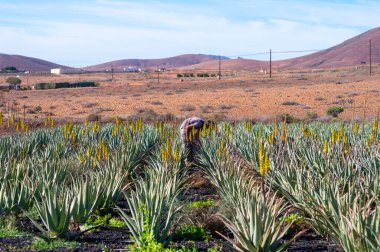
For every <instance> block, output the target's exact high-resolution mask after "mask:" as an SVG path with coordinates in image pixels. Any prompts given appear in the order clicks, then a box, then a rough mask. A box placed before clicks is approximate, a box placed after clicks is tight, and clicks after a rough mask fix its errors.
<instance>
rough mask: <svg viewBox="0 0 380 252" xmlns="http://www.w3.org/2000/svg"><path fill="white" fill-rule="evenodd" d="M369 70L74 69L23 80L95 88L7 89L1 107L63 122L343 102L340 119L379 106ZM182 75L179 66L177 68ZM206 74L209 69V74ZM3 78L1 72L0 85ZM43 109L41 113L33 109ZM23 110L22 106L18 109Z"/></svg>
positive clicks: (248, 115) (264, 112)
mask: <svg viewBox="0 0 380 252" xmlns="http://www.w3.org/2000/svg"><path fill="white" fill-rule="evenodd" d="M373 72H374V75H373V76H369V75H368V69H367V68H366V67H364V66H362V67H359V68H345V69H327V70H310V69H309V70H299V71H297V70H292V71H290V70H288V71H278V70H275V71H274V73H273V76H272V78H269V75H268V74H265V73H260V72H257V71H254V72H253V71H233V72H232V71H224V72H223V77H222V79H221V80H218V79H216V78H215V77H214V78H211V77H210V78H196V77H194V78H182V79H181V78H177V73H178V72H176V71H170V72H165V73H162V74H161V75H160V82H159V83H158V80H157V74H156V73H115V74H114V80H113V81H111V73H93V74H81V75H79V74H75V75H60V76H52V75H44V76H41V75H24V76H20V78H21V79H22V84H23V85H24V86H27V85H30V86H31V85H33V84H34V83H37V82H53V81H54V82H59V81H79V80H93V81H96V82H98V83H99V86H98V87H95V88H74V89H55V90H27V91H10V92H5V93H2V94H0V103H1V104H2V105H3V106H2V107H0V110H1V111H2V112H3V114H7V113H8V112H9V111H10V110H13V111H18V113H19V114H20V115H22V116H24V112H25V117H26V118H27V119H43V118H45V117H46V114H52V116H53V118H60V119H65V120H86V119H87V118H88V117H89V116H90V115H95V114H99V115H101V116H102V118H107V117H108V118H110V117H114V116H116V115H117V116H119V117H122V118H126V117H128V116H145V117H154V116H157V115H161V117H162V116H163V115H165V114H166V115H168V114H169V113H171V114H174V115H175V116H177V117H180V118H181V117H186V116H191V115H195V116H202V117H205V118H214V119H215V118H223V117H225V118H227V119H236V120H240V119H256V120H262V121H268V120H273V118H275V117H276V116H278V115H280V114H284V113H288V114H290V115H292V116H296V117H299V118H306V117H310V116H311V115H312V114H316V115H317V116H318V117H319V118H320V119H323V118H324V117H326V110H327V108H329V107H331V106H343V107H344V108H345V110H344V112H343V113H342V114H341V115H339V117H340V118H344V119H352V118H355V119H359V118H363V117H364V116H365V117H366V118H368V117H374V116H376V115H377V114H378V111H379V107H380V78H379V76H380V66H376V67H375V69H374V70H373ZM181 73H182V72H181ZM210 73H211V72H210ZM6 77H7V76H4V75H1V76H0V83H4V82H5V79H6ZM38 106H40V107H41V111H37V110H38ZM24 108H25V109H24Z"/></svg>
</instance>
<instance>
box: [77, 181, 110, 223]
mask: <svg viewBox="0 0 380 252" xmlns="http://www.w3.org/2000/svg"><path fill="white" fill-rule="evenodd" d="M97 182H98V181H97V180H93V179H92V178H91V177H90V176H87V177H86V178H82V179H78V180H77V181H75V183H74V186H73V192H74V206H73V211H72V213H73V220H74V221H75V222H77V223H84V222H85V221H86V220H87V219H88V217H89V216H90V215H91V214H92V213H93V212H94V211H95V210H96V209H97V208H98V206H99V203H100V199H101V197H102V194H103V188H102V184H101V183H97Z"/></svg>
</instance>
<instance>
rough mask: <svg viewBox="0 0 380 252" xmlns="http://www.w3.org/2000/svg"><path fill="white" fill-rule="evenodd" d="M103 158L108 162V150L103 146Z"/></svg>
mask: <svg viewBox="0 0 380 252" xmlns="http://www.w3.org/2000/svg"><path fill="white" fill-rule="evenodd" d="M103 158H104V160H106V161H107V160H108V148H107V146H104V149H103Z"/></svg>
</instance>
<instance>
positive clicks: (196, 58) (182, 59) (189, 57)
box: [85, 54, 215, 71]
mask: <svg viewBox="0 0 380 252" xmlns="http://www.w3.org/2000/svg"><path fill="white" fill-rule="evenodd" d="M213 59H215V56H212V55H204V54H184V55H179V56H175V57H170V58H163V59H124V60H116V61H110V62H107V63H103V64H99V65H93V66H89V67H86V68H85V69H86V70H88V71H102V70H106V69H110V68H114V69H124V68H128V67H139V68H156V67H157V66H159V67H161V68H176V67H181V66H187V65H194V64H199V63H202V62H206V61H211V60H213Z"/></svg>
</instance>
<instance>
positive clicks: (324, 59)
mask: <svg viewBox="0 0 380 252" xmlns="http://www.w3.org/2000/svg"><path fill="white" fill-rule="evenodd" d="M370 39H371V41H372V63H374V64H375V63H380V27H378V28H375V29H371V30H369V31H367V32H364V33H362V34H360V35H358V36H355V37H353V38H351V39H348V40H346V41H344V42H342V43H340V44H338V45H336V46H333V47H330V48H328V49H325V50H322V51H319V52H316V53H312V54H309V55H305V56H301V57H297V58H291V59H286V60H278V61H273V62H272V66H273V67H274V68H289V69H296V68H301V69H302V68H336V67H347V66H355V65H361V64H368V63H369V40H370ZM218 65H219V62H218V61H217V60H213V61H208V62H202V63H200V64H196V65H192V66H185V67H183V68H184V69H217V68H218ZM221 65H222V69H230V70H249V69H251V70H252V69H256V70H257V69H267V68H268V67H269V62H268V61H259V60H248V59H229V60H224V61H223V62H222V64H221Z"/></svg>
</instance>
